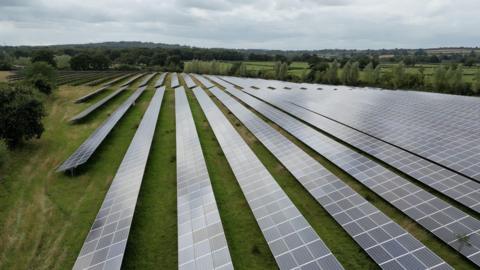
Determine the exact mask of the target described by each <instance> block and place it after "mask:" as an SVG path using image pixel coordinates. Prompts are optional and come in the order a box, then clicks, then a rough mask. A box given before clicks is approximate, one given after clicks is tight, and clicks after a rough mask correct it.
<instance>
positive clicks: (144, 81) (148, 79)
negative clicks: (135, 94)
mask: <svg viewBox="0 0 480 270" xmlns="http://www.w3.org/2000/svg"><path fill="white" fill-rule="evenodd" d="M155 75H157V72H154V73H152V74H150V75H148V76H147V77H145V79H143V81H142V82H141V83H140V84H139V85H138V87H142V86H145V85H147V84H148V82H149V81H150V80H151V79H152V78H153V77H155Z"/></svg>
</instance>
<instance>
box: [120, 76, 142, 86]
mask: <svg viewBox="0 0 480 270" xmlns="http://www.w3.org/2000/svg"><path fill="white" fill-rule="evenodd" d="M143 75H145V73H142V74H138V75H135V76H133V77H132V78H131V79H130V80H128V81H126V82H125V83H123V84H122V85H120V86H125V85H130V84H132V83H133V82H134V81H136V80H137V79H138V78H140V77H143Z"/></svg>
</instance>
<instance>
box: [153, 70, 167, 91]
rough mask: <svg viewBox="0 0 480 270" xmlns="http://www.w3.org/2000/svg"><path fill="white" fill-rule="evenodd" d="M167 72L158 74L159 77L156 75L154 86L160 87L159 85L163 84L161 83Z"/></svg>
mask: <svg viewBox="0 0 480 270" xmlns="http://www.w3.org/2000/svg"><path fill="white" fill-rule="evenodd" d="M167 74H168V73H167V72H165V73H162V74H161V75H160V77H158V80H157V82H155V88H158V87H160V86H162V85H163V83H164V82H165V77H166V76H167Z"/></svg>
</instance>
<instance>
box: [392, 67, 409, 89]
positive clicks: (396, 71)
mask: <svg viewBox="0 0 480 270" xmlns="http://www.w3.org/2000/svg"><path fill="white" fill-rule="evenodd" d="M405 77H406V74H405V64H404V63H403V62H401V63H400V64H397V65H394V66H393V67H392V81H391V82H392V87H393V89H398V88H401V87H403V86H405V79H406V78H405Z"/></svg>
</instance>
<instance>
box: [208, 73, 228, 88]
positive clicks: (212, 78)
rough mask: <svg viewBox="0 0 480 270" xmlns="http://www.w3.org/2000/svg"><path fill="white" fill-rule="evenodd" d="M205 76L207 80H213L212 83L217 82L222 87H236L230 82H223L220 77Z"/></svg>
mask: <svg viewBox="0 0 480 270" xmlns="http://www.w3.org/2000/svg"><path fill="white" fill-rule="evenodd" d="M203 76H205V77H206V78H208V79H209V80H211V81H212V82H215V83H217V84H219V85H220V86H222V87H231V86H235V85H234V84H232V83H230V82H227V81H225V80H222V79H220V78H219V77H217V76H213V75H203Z"/></svg>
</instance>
